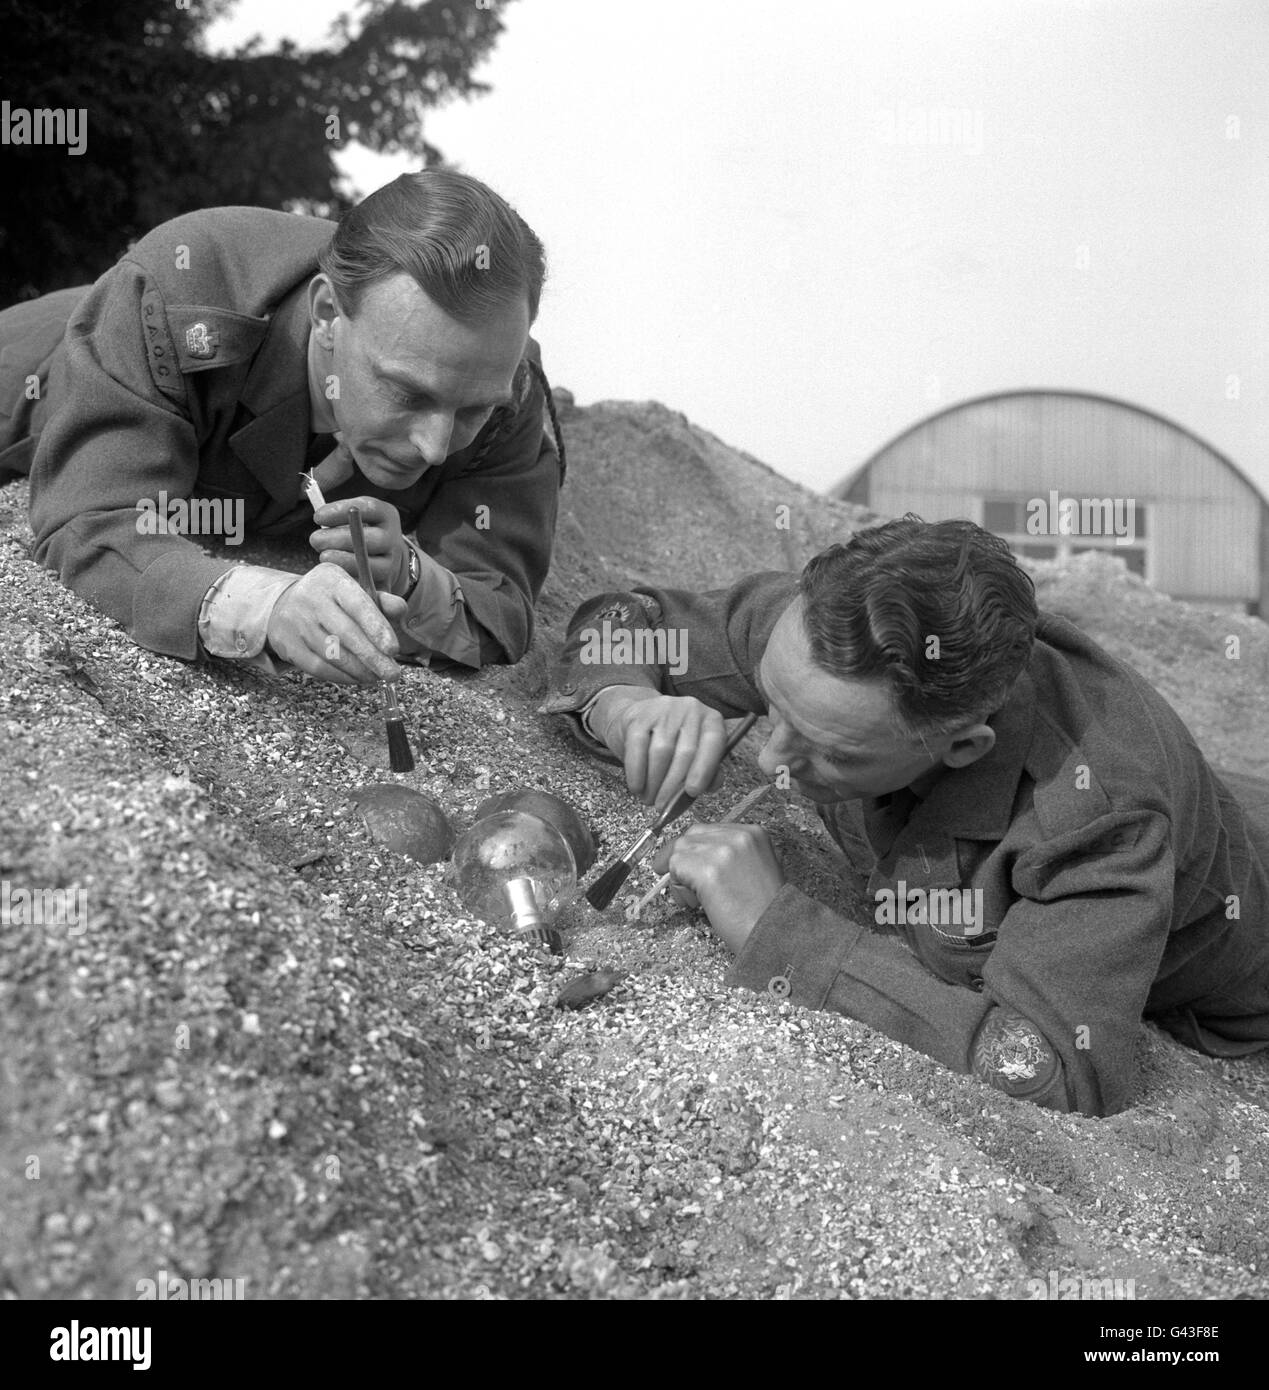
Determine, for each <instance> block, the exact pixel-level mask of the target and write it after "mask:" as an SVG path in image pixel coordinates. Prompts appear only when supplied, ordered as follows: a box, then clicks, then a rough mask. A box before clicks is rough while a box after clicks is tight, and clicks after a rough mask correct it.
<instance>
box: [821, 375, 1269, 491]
mask: <svg viewBox="0 0 1269 1390" xmlns="http://www.w3.org/2000/svg"><path fill="white" fill-rule="evenodd" d="M1018 396H1031V397H1034V396H1069V397H1075V398H1077V399H1079V400H1086V401H1096V402H1097V403H1098V404H1099V405H1109V406H1113V407H1115V408H1116V409H1118V410H1127V411H1131V412H1132V413H1133V414H1134V415H1142V416H1144V417H1145V418H1146V419H1148V420H1154V421H1157V422H1158V423H1159V424H1161V425H1166V426H1167V427H1168V428H1169V429H1171V430H1175V431H1176V432H1177V433H1178V434H1182V435H1184V436H1185V437H1186V438H1187V439H1190V440H1192V441H1193V442H1194V443H1195V444H1197V445H1198V446H1199V448H1200V449H1205V450H1206V451H1207V452H1208V453H1209V454H1211V456H1212V457H1213V458H1214V459H1216V460H1217V462H1218V463H1223V464H1224V465H1225V467H1226V468H1228V469H1229V471H1230V472H1231V473H1233V474H1234V476H1235V477H1236V478H1237V479H1238V480H1239V481H1240V482H1242V483H1244V484H1246V486H1247V487H1248V488H1249V489H1250V491H1251V493H1252V495H1253V496H1254V497H1256V498H1258V499H1259V501H1260V503H1261V505H1262V506H1269V500H1266V498H1265V496H1264V494H1263V493H1262V492H1261V491H1260V489H1259V487H1257V486H1256V484H1255V483H1254V482H1253V481H1252V480H1251V479H1250V478H1249V477H1248V476H1247V474H1246V473H1244V472H1243V470H1242V469H1241V468H1239V466H1238V465H1237V464H1236V463H1235V462H1234V461H1233V460H1232V459H1230V458H1227V457H1226V456H1225V455H1224V454H1222V453H1221V451H1220V450H1219V449H1217V448H1216V447H1215V446H1214V445H1212V444H1209V443H1208V442H1207V440H1206V439H1204V438H1203V437H1202V436H1201V435H1197V434H1195V433H1194V431H1193V430H1190V429H1187V428H1186V427H1185V426H1184V425H1180V424H1178V423H1177V422H1176V421H1175V420H1171V419H1169V418H1168V417H1167V416H1166V415H1161V414H1160V413H1159V412H1158V411H1157V410H1150V409H1148V408H1147V407H1146V406H1144V405H1136V404H1135V403H1134V402H1132V401H1125V400H1120V399H1119V398H1118V397H1117V396H1103V395H1101V394H1099V393H1098V392H1096V391H1072V390H1065V389H1063V388H1061V387H1053V386H1034V387H1022V388H1019V389H1017V390H1012V391H988V392H987V393H986V394H985V395H982V396H971V397H969V398H968V399H967V400H963V401H957V402H956V404H955V405H949V406H944V407H943V409H942V410H936V411H934V413H933V414H931V415H926V416H923V417H922V418H921V419H920V420H918V421H917V422H916V424H914V425H909V426H908V427H907V428H906V429H903V430H900V431H899V433H898V434H896V435H894V436H893V437H892V438H890V439H888V440H887V441H886V443H885V444H883V445H882V446H881V448H880V449H877V450H875V451H874V452H873V453H872V454H870V455H869V456H868V458H866V459H865V460H864V462H863V463H861V464H860V465H859V466H858V467H857V468H854V469H852V470H851V471H850V472H849V473H848V474H847V475H846V476H845V477H844V478H843V479H842V480H841V482H839V483H838V484H837V485H836V486H835V487H834V488H833V490H832V494H831V495H832V496H834V497H844V496H845V495H846V492H847V489H849V488H850V487H852V486H853V485H854V484H855V483H856V482H858V481H859V479H860V478H862V477H863V476H864V474H865V473H867V472H868V470H869V469H870V468H871V467H872V466H873V464H874V463H876V462H877V461H878V459H880V458H881V457H882V455H883V454H886V453H889V451H890V450H891V449H893V448H894V447H895V445H896V444H899V443H901V442H902V441H903V440H905V439H908V438H909V437H911V436H912V435H914V434H916V433H918V432H919V431H920V430H923V429H925V428H926V427H927V426H928V425H931V424H933V423H934V421H936V420H941V419H943V418H944V417H945V416H947V415H955V414H956V413H958V412H959V411H962V410H969V409H970V408H972V407H973V406H976V405H985V404H987V403H989V402H993V401H1005V400H1011V399H1013V398H1015V397H1018Z"/></svg>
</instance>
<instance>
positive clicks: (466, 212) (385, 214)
mask: <svg viewBox="0 0 1269 1390" xmlns="http://www.w3.org/2000/svg"><path fill="white" fill-rule="evenodd" d="M318 264H319V265H320V266H321V268H322V269H323V270H324V271H325V272H326V274H327V275H328V276H330V280H331V284H332V285H333V286H334V287H335V297H336V299H337V300H338V301H339V307H340V309H341V310H342V311H343V312H344V313H345V314H347V315H348V316H349V317H350V318H351V317H353V316H355V315H356V313H357V310H358V309H359V307H360V305H361V296H362V295H363V294H364V292H365V291H366V289H367V287H368V286H370V285H373V284H375V283H376V281H379V280H383V279H386V278H387V277H388V276H391V275H399V274H401V273H402V272H404V273H405V274H406V275H408V276H410V278H411V279H412V280H413V281H414V282H415V284H417V285H418V287H419V288H420V289H421V290H422V291H423V293H424V294H426V295H427V296H428V298H429V299H431V300H433V301H434V302H435V303H436V304H437V305H439V306H440V308H442V309H443V310H444V311H445V312H446V313H447V314H449V315H450V317H451V318H455V319H458V320H459V321H460V322H462V323H480V322H481V321H482V320H484V319H486V318H488V317H489V316H490V315H491V314H493V313H495V312H497V311H498V310H499V309H502V308H505V307H506V306H507V305H509V304H514V303H516V302H517V301H520V300H527V301H528V304H529V321H530V322H532V321H533V320H534V319H536V318H537V314H538V302H539V300H540V299H541V297H542V281H543V280H544V279H545V278H546V253H545V252H544V251H543V249H542V243H541V242H540V241H539V240H538V238H537V236H536V235H535V233H534V232H533V230H532V228H531V227H530V226H529V225H528V223H527V222H525V220H524V219H523V218H522V217H521V216H520V215H519V214H518V213H517V212H516V211H515V209H514V208H512V207H511V206H510V205H509V204H508V203H507V202H505V201H504V200H503V199H502V198H500V197H499V196H498V195H497V194H496V193H495V192H494V191H493V190H492V189H491V188H487V187H486V186H485V185H484V184H483V183H481V182H480V180H479V179H473V178H471V177H469V176H468V175H467V174H458V173H454V172H453V171H451V170H448V169H425V170H423V171H422V172H421V173H417V174H402V175H401V176H400V178H397V179H393V181H392V182H391V183H389V184H385V185H384V186H383V187H382V188H380V189H377V190H376V191H375V192H374V193H372V194H371V195H370V196H369V197H368V198H366V199H365V200H364V201H363V202H361V203H359V204H358V205H357V206H356V207H355V208H352V209H351V210H350V211H349V212H346V213H345V214H344V216H343V218H342V220H341V221H340V223H339V226H338V227H337V228H336V229H335V235H334V236H333V237H332V238H331V240H330V243H329V244H328V245H327V247H326V249H325V250H324V251H323V252H322V254H321V255H320V256H319V257H318Z"/></svg>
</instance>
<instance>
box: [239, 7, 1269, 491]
mask: <svg viewBox="0 0 1269 1390" xmlns="http://www.w3.org/2000/svg"><path fill="white" fill-rule="evenodd" d="M349 3H350V0H308V3H307V4H306V5H305V6H304V7H303V10H302V11H301V12H300V14H299V16H298V17H297V14H296V11H295V9H294V0H247V3H244V4H242V5H240V6H239V10H238V12H237V13H236V14H235V15H234V16H233V17H232V18H231V19H230V20H229V21H226V22H224V23H222V24H220V25H218V26H216V28H215V29H214V30H213V31H212V39H213V41H221V42H236V41H238V40H240V39H242V38H244V37H246V36H247V35H249V34H251V33H254V32H259V33H262V34H263V35H264V36H265V38H266V39H268V38H274V37H277V36H280V35H286V36H289V37H292V38H295V39H296V40H298V41H300V42H304V41H306V40H307V41H312V40H314V39H317V38H319V37H320V36H321V34H322V33H323V31H324V29H325V26H326V24H327V23H328V22H329V20H330V18H331V17H333V16H334V15H335V14H337V13H339V12H340V11H341V10H343V9H345V8H347V7H348V4H349ZM455 3H470V0H455ZM479 76H480V77H481V78H482V79H483V80H486V81H488V82H489V83H490V84H491V85H492V87H493V90H492V92H491V93H490V94H489V95H488V96H486V97H483V98H478V99H476V100H475V101H473V102H470V103H459V104H456V105H453V106H451V107H448V108H446V109H445V110H443V111H440V112H437V113H436V114H435V115H434V116H433V117H432V119H431V121H430V124H429V126H428V138H429V139H430V140H432V142H433V143H434V144H436V145H438V146H440V148H441V149H442V150H443V151H444V152H445V154H446V156H447V157H448V158H449V159H450V160H452V161H453V162H454V163H456V164H457V165H459V167H461V168H463V169H465V170H466V171H467V172H469V173H472V174H475V175H476V176H478V177H480V178H482V179H484V180H485V181H486V182H488V183H489V184H491V185H492V186H493V187H494V188H495V189H497V190H498V192H500V193H502V194H503V195H504V196H505V197H506V198H507V199H508V200H509V201H510V202H512V203H513V204H514V205H515V206H516V208H517V209H518V211H519V212H520V213H521V214H522V215H523V216H524V217H525V218H526V219H527V220H528V222H529V223H530V224H531V225H532V226H533V227H534V229H535V230H536V231H537V232H538V233H539V235H540V236H541V237H542V238H543V240H544V241H545V243H546V246H547V252H548V255H549V257H550V263H551V278H550V283H549V285H548V290H547V294H546V296H545V298H544V300H543V307H542V313H541V317H540V318H539V320H538V325H537V328H536V330H535V333H536V336H537V337H538V338H539V340H540V341H541V343H542V347H543V360H544V363H545V365H546V368H547V372H548V374H549V375H550V377H551V379H552V381H553V382H554V383H555V384H556V385H561V386H567V387H569V388H570V389H571V390H572V391H573V392H574V393H575V394H576V396H577V398H578V400H579V402H580V403H583V404H586V403H589V402H591V401H594V400H601V399H612V398H619V399H636V400H641V399H648V398H652V399H656V400H659V401H663V402H664V403H665V404H666V405H668V406H670V407H672V408H674V409H676V410H682V411H684V412H685V413H686V414H687V415H688V416H689V418H691V419H692V420H693V421H695V422H696V423H698V424H700V425H703V426H704V427H705V428H707V429H709V430H712V431H713V432H714V433H715V434H717V435H719V436H720V437H721V438H723V439H724V440H725V441H726V442H728V443H729V444H733V445H736V446H737V447H739V448H742V449H745V450H747V451H748V452H750V453H752V454H755V455H757V456H758V457H759V458H761V459H763V460H764V461H765V462H767V463H770V464H771V465H773V466H774V467H776V468H778V469H779V470H780V471H781V472H783V473H785V474H787V475H788V476H790V477H793V478H796V479H798V480H799V481H801V482H805V483H807V484H809V485H811V486H813V487H828V486H830V485H831V484H833V483H834V482H836V481H837V480H838V479H839V478H840V477H841V476H842V475H843V474H845V473H846V472H847V471H848V470H849V469H851V468H853V467H854V466H855V465H856V464H858V463H860V462H862V461H863V460H864V459H865V458H866V457H868V456H869V455H870V454H871V453H872V452H873V451H875V450H876V449H877V448H879V447H880V446H881V445H882V444H884V443H886V442H887V441H888V440H889V439H890V438H891V437H892V436H893V435H895V434H896V433H898V432H899V431H900V430H902V429H904V428H906V427H907V426H909V425H911V424H913V423H915V422H916V421H917V420H918V419H920V418H922V417H923V416H925V415H927V414H929V413H930V412H931V411H933V410H936V409H938V408H940V407H942V406H946V405H950V404H952V403H954V402H956V401H958V400H963V399H965V398H967V397H970V396H975V395H980V394H983V393H985V392H990V391H1000V390H1008V389H1011V388H1016V387H1025V386H1048V387H1064V388H1070V389H1084V390H1092V391H1098V392H1101V393H1103V394H1106V395H1112V396H1120V397H1123V398H1125V399H1128V400H1131V401H1134V402H1136V403H1138V404H1141V405H1144V406H1147V407H1149V408H1151V409H1154V410H1157V411H1159V412H1161V413H1162V414H1164V415H1167V416H1169V417H1171V418H1173V419H1175V420H1177V421H1178V422H1180V423H1181V424H1183V425H1185V426H1187V427H1188V428H1190V429H1192V430H1194V431H1195V432H1196V433H1197V434H1199V435H1200V436H1202V437H1203V438H1205V439H1207V440H1208V441H1209V442H1210V443H1212V444H1213V445H1215V446H1216V447H1217V448H1219V449H1221V450H1222V451H1223V452H1225V453H1226V454H1227V455H1228V456H1229V457H1230V458H1231V459H1232V460H1233V461H1234V462H1235V463H1236V464H1238V465H1239V466H1240V467H1241V468H1242V469H1243V470H1244V472H1246V473H1247V474H1249V475H1250V476H1251V477H1252V478H1253V479H1254V480H1255V481H1256V482H1257V483H1259V484H1260V486H1261V487H1262V489H1265V490H1266V491H1269V429H1267V428H1266V426H1267V424H1269V373H1267V370H1266V368H1267V367H1269V332H1267V329H1266V324H1267V323H1269V158H1267V152H1269V3H1265V0H922V2H921V3H917V0H868V2H867V3H861V2H860V0H797V3H793V4H786V5H783V6H781V5H772V4H771V3H769V0H604V3H597V0H519V3H517V4H515V5H513V6H512V7H511V8H510V9H509V10H508V12H507V29H506V32H505V33H504V35H503V38H502V40H501V42H500V43H499V45H498V47H497V49H496V50H495V52H494V54H493V56H492V58H491V60H490V61H489V63H488V64H487V65H485V67H484V68H483V69H482V70H481V72H480V73H479ZM940 110H941V111H942V112H943V113H945V115H944V119H943V120H942V123H941V125H938V124H932V122H933V121H934V117H935V116H936V115H937V113H938V112H939V111H940ZM947 113H950V114H947ZM1233 136H1236V137H1237V138H1231V137H1233ZM343 162H344V167H346V168H347V169H348V170H349V172H350V174H351V176H352V178H353V181H354V183H355V185H356V187H357V189H358V191H359V192H361V193H366V192H369V191H370V190H371V189H373V188H375V187H377V186H378V185H379V184H381V183H383V182H386V181H387V180H388V179H390V178H392V177H394V176H395V175H396V174H397V173H399V172H401V171H402V170H403V169H406V168H410V167H412V164H411V161H409V160H407V159H381V158H376V157H374V156H371V155H369V154H367V152H365V151H359V152H353V153H352V154H351V155H350V156H349V157H348V158H346V159H345V160H344V161H343ZM1231 378H1237V381H1236V383H1235V384H1231Z"/></svg>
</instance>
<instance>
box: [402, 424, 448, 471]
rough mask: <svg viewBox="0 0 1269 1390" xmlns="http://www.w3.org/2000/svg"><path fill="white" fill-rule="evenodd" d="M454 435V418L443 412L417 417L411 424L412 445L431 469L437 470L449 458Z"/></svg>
mask: <svg viewBox="0 0 1269 1390" xmlns="http://www.w3.org/2000/svg"><path fill="white" fill-rule="evenodd" d="M453 434H454V417H453V415H447V414H445V413H444V412H442V411H430V412H429V413H428V414H426V415H416V416H415V417H414V419H413V421H412V422H411V424H410V444H411V446H412V447H413V448H414V450H415V451H416V452H417V453H418V454H420V455H421V456H422V458H423V461H424V462H425V463H426V464H427V465H428V467H429V468H436V467H438V466H439V465H440V464H442V463H444V462H445V460H446V459H447V458H448V457H449V442H450V439H451V438H452V437H453Z"/></svg>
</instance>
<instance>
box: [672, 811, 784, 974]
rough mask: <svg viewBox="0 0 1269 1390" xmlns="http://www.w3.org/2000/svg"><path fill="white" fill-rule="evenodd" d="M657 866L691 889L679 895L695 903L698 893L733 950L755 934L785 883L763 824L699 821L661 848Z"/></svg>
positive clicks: (719, 934) (717, 931) (716, 930)
mask: <svg viewBox="0 0 1269 1390" xmlns="http://www.w3.org/2000/svg"><path fill="white" fill-rule="evenodd" d="M652 867H653V869H654V870H655V871H656V872H657V873H658V874H665V873H668V874H672V875H673V877H674V881H675V885H682V888H685V889H688V890H689V892H688V893H683V892H682V891H681V889H680V891H679V892H677V893H675V894H674V896H675V899H676V901H678V902H681V903H683V905H684V906H685V907H693V906H696V902H693V898H694V899H696V901H697V902H699V904H700V906H701V907H702V908H703V909H704V911H705V915H706V916H707V917H708V918H709V924H710V926H711V927H712V928H713V930H714V935H715V936H717V937H720V938H721V939H722V940H723V941H725V942H726V943H727V945H728V946H730V947H731V949H732V950H733V951H739V950H740V948H741V947H742V946H743V945H744V944H745V942H746V941H747V940H748V939H749V933H750V932H751V931H753V929H754V927H755V926H756V925H757V922H758V918H759V917H761V916H762V914H763V913H764V912H765V911H766V910H767V908H768V907H770V906H771V900H772V899H773V898H774V897H775V895H776V894H777V893H778V892H779V891H780V889H781V888H782V887H783V885H784V871H783V870H782V869H781V868H780V861H779V860H778V859H777V858H776V857H775V851H774V850H773V849H772V848H771V841H770V839H768V837H767V832H766V831H765V830H763V829H762V827H761V826H757V825H693V826H692V827H691V828H690V829H688V830H687V831H686V832H684V834H682V835H680V836H679V838H678V839H677V840H675V841H674V843H673V844H669V845H663V846H662V847H661V848H660V849H659V850H658V851H657V854H656V857H655V858H654V859H653V861H652ZM671 891H672V892H674V888H673V887H672V889H671Z"/></svg>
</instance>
